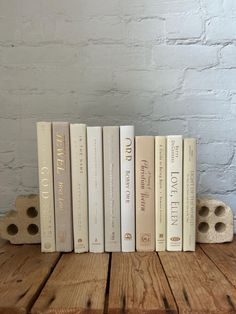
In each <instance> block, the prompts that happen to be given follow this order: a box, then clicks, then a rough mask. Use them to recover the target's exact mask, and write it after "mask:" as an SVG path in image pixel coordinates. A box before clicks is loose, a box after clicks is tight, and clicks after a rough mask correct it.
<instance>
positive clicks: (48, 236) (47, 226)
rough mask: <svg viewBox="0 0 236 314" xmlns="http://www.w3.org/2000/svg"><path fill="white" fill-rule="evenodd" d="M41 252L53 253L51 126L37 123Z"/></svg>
mask: <svg viewBox="0 0 236 314" xmlns="http://www.w3.org/2000/svg"><path fill="white" fill-rule="evenodd" d="M37 144H38V172H39V195H40V230H41V251H42V252H55V250H56V238H55V218H54V191H53V155H52V124H51V122H38V123H37Z"/></svg>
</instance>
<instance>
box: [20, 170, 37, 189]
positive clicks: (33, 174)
mask: <svg viewBox="0 0 236 314" xmlns="http://www.w3.org/2000/svg"><path fill="white" fill-rule="evenodd" d="M21 183H22V185H23V187H26V188H37V187H38V169H37V168H34V167H23V168H22V170H21Z"/></svg>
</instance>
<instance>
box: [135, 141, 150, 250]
mask: <svg viewBox="0 0 236 314" xmlns="http://www.w3.org/2000/svg"><path fill="white" fill-rule="evenodd" d="M154 153H155V152H154V136H136V138H135V159H136V160H135V168H136V249H137V251H154V249H155V208H154V193H155V192H154Z"/></svg>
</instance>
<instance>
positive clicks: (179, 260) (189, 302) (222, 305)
mask: <svg viewBox="0 0 236 314" xmlns="http://www.w3.org/2000/svg"><path fill="white" fill-rule="evenodd" d="M159 256H160V259H161V262H162V265H163V267H164V270H165V273H166V275H167V278H168V281H169V284H170V286H171V289H172V292H173V294H174V298H175V301H176V303H177V305H178V308H179V312H180V313H225V314H226V313H227V314H228V313H236V290H235V288H234V287H233V285H231V283H230V282H229V281H228V280H227V279H226V278H225V276H224V275H223V274H222V273H221V272H220V271H219V269H218V268H217V267H216V265H215V264H214V263H213V262H212V261H211V260H210V259H209V258H208V257H207V256H206V255H205V253H204V252H203V251H202V250H201V248H199V247H198V248H197V250H196V252H160V253H159Z"/></svg>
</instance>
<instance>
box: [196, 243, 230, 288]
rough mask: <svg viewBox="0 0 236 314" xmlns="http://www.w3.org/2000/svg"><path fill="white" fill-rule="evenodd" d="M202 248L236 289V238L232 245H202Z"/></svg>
mask: <svg viewBox="0 0 236 314" xmlns="http://www.w3.org/2000/svg"><path fill="white" fill-rule="evenodd" d="M201 248H202V249H203V251H204V252H205V254H206V255H207V256H208V257H209V258H210V259H211V260H212V261H213V262H214V263H215V264H216V265H217V267H218V268H219V269H220V270H221V272H222V273H223V274H224V275H225V276H226V277H227V279H228V280H229V281H230V282H231V283H232V284H233V285H234V287H235V288H236V237H235V238H234V241H233V242H232V243H224V244H201Z"/></svg>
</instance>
